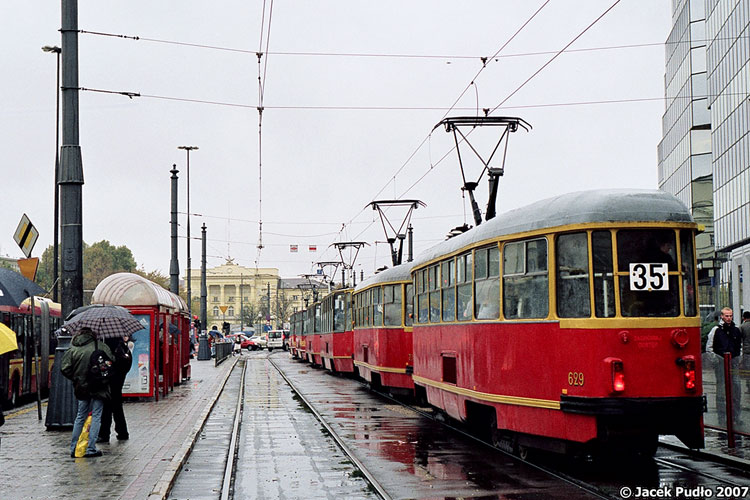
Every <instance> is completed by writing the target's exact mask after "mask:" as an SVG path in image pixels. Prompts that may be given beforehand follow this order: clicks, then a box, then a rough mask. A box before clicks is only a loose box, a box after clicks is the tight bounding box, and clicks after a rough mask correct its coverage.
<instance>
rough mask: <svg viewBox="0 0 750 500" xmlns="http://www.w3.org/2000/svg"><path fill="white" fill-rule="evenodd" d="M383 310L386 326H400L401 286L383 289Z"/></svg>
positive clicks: (388, 286)
mask: <svg viewBox="0 0 750 500" xmlns="http://www.w3.org/2000/svg"><path fill="white" fill-rule="evenodd" d="M383 295H384V297H383V308H384V311H385V313H384V316H385V325H386V326H401V285H387V286H384V287H383Z"/></svg>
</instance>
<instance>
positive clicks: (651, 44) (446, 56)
mask: <svg viewBox="0 0 750 500" xmlns="http://www.w3.org/2000/svg"><path fill="white" fill-rule="evenodd" d="M78 33H79V34H83V35H95V36H103V37H114V38H122V39H127V40H134V41H141V42H151V43H161V44H168V45H178V46H184V47H193V48H200V49H209V50H219V51H225V52H238V53H243V54H256V53H257V51H255V50H251V49H240V48H237V47H223V46H220V45H210V44H203V43H193V42H182V41H179V40H165V39H161V38H149V37H143V36H138V35H123V34H117V33H106V32H101V31H90V30H78ZM749 36H750V35H741V36H739V37H731V38H730V37H716V38H713V39H710V40H709V39H703V40H700V39H691V40H675V41H667V42H644V43H632V44H624V45H606V46H598V47H582V48H580V49H571V50H568V51H566V52H567V53H577V52H592V51H600V50H620V49H634V48H641V47H663V46H664V45H677V44H681V43H698V42H704V43H710V42H712V41H720V40H737V39H743V38H747V37H749ZM555 52H556V51H554V50H546V51H535V52H514V53H511V54H499V55H495V56H494V57H493V59H495V58H512V57H530V56H543V55H550V54H554V53H555ZM266 54H267V55H269V56H295V57H362V58H385V59H441V60H444V59H466V60H476V59H479V58H481V57H482V56H480V55H467V54H398V53H377V52H306V51H266Z"/></svg>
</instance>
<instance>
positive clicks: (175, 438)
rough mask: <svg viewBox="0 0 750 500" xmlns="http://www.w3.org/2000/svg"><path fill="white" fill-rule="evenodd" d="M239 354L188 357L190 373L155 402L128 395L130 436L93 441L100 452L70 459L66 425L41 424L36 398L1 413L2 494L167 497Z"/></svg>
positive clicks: (74, 499) (6, 497)
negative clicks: (216, 363) (56, 428)
mask: <svg viewBox="0 0 750 500" xmlns="http://www.w3.org/2000/svg"><path fill="white" fill-rule="evenodd" d="M236 361H237V358H230V359H228V360H227V361H225V362H224V363H222V364H220V365H219V366H218V367H214V362H213V360H210V361H197V360H195V359H193V360H192V377H191V379H190V380H188V381H186V382H184V383H183V384H181V385H179V386H176V387H175V389H174V390H173V391H172V392H170V393H169V395H168V396H167V397H166V398H162V397H160V399H159V401H158V402H154V401H142V402H127V403H126V404H125V406H124V409H125V416H126V419H127V422H128V430H129V432H130V439H129V440H127V441H118V440H117V439H116V438H115V435H114V432H113V433H112V439H111V441H110V443H109V444H99V445H97V446H98V447H99V449H100V450H102V452H103V453H104V456H102V457H99V458H93V459H84V458H78V459H72V458H70V454H69V453H70V451H69V445H70V435H71V430H62V431H47V430H46V427H45V426H44V415H45V414H46V407H44V408H43V415H42V420H41V421H40V420H38V418H37V408H36V404H35V403H34V404H32V405H29V406H27V407H24V408H22V409H18V410H14V411H11V412H8V413H7V414H6V422H5V425H4V426H3V427H0V435H1V436H2V446H1V447H0V463H2V467H0V498H2V499H3V500H16V499H19V500H21V499H23V500H25V499H34V500H37V499H48V498H49V499H53V498H54V499H70V500H80V499H88V498H91V499H94V498H97V499H100V498H122V499H139V500H142V499H145V498H152V499H157V498H165V497H166V493H167V490H168V488H169V486H170V484H171V481H172V478H173V476H174V475H175V473H176V471H178V470H179V468H180V465H181V464H182V462H183V461H184V459H185V457H186V455H187V454H188V452H189V451H190V448H191V446H192V444H193V442H194V440H195V436H196V435H197V434H198V432H199V431H200V428H201V427H202V425H203V422H204V421H205V420H206V418H207V417H208V413H209V411H210V409H211V407H212V406H213V404H214V402H215V401H216V399H217V397H218V395H219V393H220V391H221V388H222V387H223V385H224V383H225V381H226V380H227V378H228V376H229V374H230V372H231V369H232V367H233V366H234V364H235V362H236Z"/></svg>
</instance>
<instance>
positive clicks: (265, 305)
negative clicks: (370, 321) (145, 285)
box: [186, 259, 324, 331]
mask: <svg viewBox="0 0 750 500" xmlns="http://www.w3.org/2000/svg"><path fill="white" fill-rule="evenodd" d="M186 274H187V273H186ZM200 289H201V272H200V269H193V270H192V271H191V290H192V295H193V297H192V299H193V300H192V302H193V304H192V310H193V314H195V315H199V311H200ZM313 290H316V291H317V290H319V291H321V292H322V291H324V287H323V285H322V284H321V283H319V282H317V281H314V280H313V281H311V280H309V279H306V278H281V276H280V275H279V270H278V269H276V268H273V267H261V268H255V267H245V266H241V265H239V264H235V263H234V261H233V259H228V260H227V262H226V263H224V264H223V265H221V266H217V267H213V268H210V269H206V291H207V296H206V307H207V311H206V312H207V319H208V324H207V325H206V326H205V328H206V329H207V330H210V329H211V327H212V326H214V325H216V326H217V327H219V329H221V324H222V323H223V322H224V321H226V322H228V323H229V324H230V329H231V330H232V331H241V330H244V331H247V330H249V328H250V327H256V328H258V327H260V326H261V325H265V324H269V325H270V326H271V327H273V328H284V327H285V326H286V324H287V323H288V321H289V316H291V314H292V313H293V312H296V311H298V310H300V309H303V308H304V307H305V304H306V303H312V300H313ZM269 304H270V308H269Z"/></svg>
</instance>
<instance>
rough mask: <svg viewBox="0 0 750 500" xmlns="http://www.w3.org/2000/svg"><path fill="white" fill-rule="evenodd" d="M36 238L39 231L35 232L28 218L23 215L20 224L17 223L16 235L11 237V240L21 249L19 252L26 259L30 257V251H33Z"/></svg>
mask: <svg viewBox="0 0 750 500" xmlns="http://www.w3.org/2000/svg"><path fill="white" fill-rule="evenodd" d="M37 238H39V231H37V230H36V228H35V227H34V224H32V223H31V221H30V220H29V217H28V216H27V215H26V214H23V217H21V222H19V223H18V227H17V228H16V234H14V235H13V239H14V240H16V243H18V246H19V247H21V251H22V252H23V254H24V255H25V256H26V258H27V259H28V258H29V257H31V251H32V250H33V249H34V245H35V244H36V240H37Z"/></svg>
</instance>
